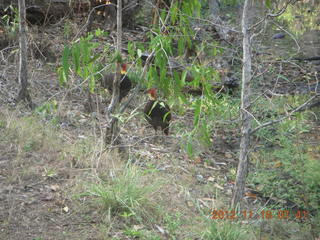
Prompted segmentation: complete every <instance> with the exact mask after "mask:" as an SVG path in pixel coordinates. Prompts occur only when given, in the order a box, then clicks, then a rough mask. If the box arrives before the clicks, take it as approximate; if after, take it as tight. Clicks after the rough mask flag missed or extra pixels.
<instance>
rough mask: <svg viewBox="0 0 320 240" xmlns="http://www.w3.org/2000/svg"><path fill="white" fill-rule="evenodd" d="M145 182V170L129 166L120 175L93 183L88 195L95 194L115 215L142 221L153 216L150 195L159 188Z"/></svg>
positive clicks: (106, 208)
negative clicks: (144, 183)
mask: <svg viewBox="0 0 320 240" xmlns="http://www.w3.org/2000/svg"><path fill="white" fill-rule="evenodd" d="M143 182H144V175H143V172H142V171H140V170H138V169H137V168H136V167H130V166H129V167H128V168H126V169H125V170H124V171H123V172H122V173H121V174H120V175H119V176H116V177H114V178H112V179H108V180H107V181H103V180H101V182H100V183H97V184H95V185H91V186H90V188H89V189H88V192H87V193H86V195H88V196H93V197H94V198H95V200H96V201H97V202H98V203H99V204H101V207H102V208H103V209H104V210H105V211H107V212H110V213H111V214H113V215H119V216H122V217H124V218H134V219H136V220H138V221H142V219H146V218H148V217H149V219H150V218H151V217H152V214H153V213H154V210H155V209H154V207H153V206H152V204H151V201H150V197H151V196H152V194H154V193H155V192H156V191H157V189H158V186H157V185H155V184H149V185H147V186H145V185H143Z"/></svg>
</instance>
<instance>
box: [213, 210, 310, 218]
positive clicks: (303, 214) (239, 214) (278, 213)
mask: <svg viewBox="0 0 320 240" xmlns="http://www.w3.org/2000/svg"><path fill="white" fill-rule="evenodd" d="M308 218H309V214H308V211H305V210H297V211H291V210H278V209H270V210H262V211H260V212H258V213H257V212H253V211H252V210H243V211H235V210H230V211H225V210H217V209H214V210H212V211H211V219H214V220H237V219H243V220H249V219H267V220H271V219H283V220H286V219H297V220H307V219H308Z"/></svg>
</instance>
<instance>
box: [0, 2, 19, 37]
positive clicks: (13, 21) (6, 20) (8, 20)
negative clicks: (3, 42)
mask: <svg viewBox="0 0 320 240" xmlns="http://www.w3.org/2000/svg"><path fill="white" fill-rule="evenodd" d="M4 12H5V13H6V14H4V15H3V16H1V18H0V23H2V24H3V25H4V27H5V28H6V30H7V33H8V34H9V35H10V36H15V35H16V34H17V32H18V29H19V12H18V9H17V8H15V7H13V6H12V5H9V6H8V7H6V8H5V9H4Z"/></svg>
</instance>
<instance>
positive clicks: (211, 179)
mask: <svg viewBox="0 0 320 240" xmlns="http://www.w3.org/2000/svg"><path fill="white" fill-rule="evenodd" d="M207 180H208V181H209V182H214V180H215V178H214V177H208V179H207Z"/></svg>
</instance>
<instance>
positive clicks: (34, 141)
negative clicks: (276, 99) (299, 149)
mask: <svg viewBox="0 0 320 240" xmlns="http://www.w3.org/2000/svg"><path fill="white" fill-rule="evenodd" d="M48 31H51V34H53V35H54V33H55V32H56V33H58V32H59V29H49V30H48ZM128 35H130V34H129V33H128ZM56 36H57V38H60V40H59V41H56V42H55V44H56V46H60V47H61V46H63V36H61V35H60V36H59V35H56ZM57 52H61V48H60V49H59V47H57ZM11 61H12V62H8V63H7V65H6V66H5V71H4V72H3V73H2V74H4V73H5V74H4V75H5V76H6V78H3V81H2V83H1V84H2V85H1V86H0V87H1V95H2V96H1V99H0V100H1V102H0V103H1V105H0V203H1V204H0V239H8V240H9V239H10V240H11V239H12V240H20V239H37V240H40V239H44V240H50V239H52V240H59V239H87V240H89V239H92V240H93V239H138V238H139V239H213V238H209V237H206V236H207V235H206V234H207V233H208V232H210V231H212V232H214V231H216V230H215V229H217V228H219V227H221V226H220V223H219V224H218V225H219V226H212V225H211V222H213V220H211V219H210V212H211V209H218V210H219V209H221V210H226V209H228V204H229V202H230V199H231V193H232V187H233V177H234V175H235V171H236V167H237V161H238V160H237V159H238V158H237V156H238V149H239V132H238V130H237V129H236V128H228V127H225V128H222V127H221V128H217V129H215V131H214V132H213V133H212V136H211V140H212V142H213V143H214V144H212V146H209V147H207V146H206V147H204V146H201V145H199V146H197V147H196V149H197V152H199V155H197V156H196V157H194V158H190V157H188V155H187V154H186V153H185V150H184V149H183V147H182V145H183V144H181V143H182V142H183V140H184V139H183V138H182V136H181V134H180V129H181V126H183V127H184V128H185V129H188V128H190V129H191V128H192V122H193V116H192V113H191V112H186V114H184V115H183V116H180V115H178V114H175V113H174V120H173V123H172V126H171V134H170V136H169V137H164V136H161V135H160V136H155V134H154V132H153V130H152V129H151V128H150V127H149V126H148V125H147V123H146V122H145V121H144V120H143V117H142V114H140V112H141V106H143V104H144V102H145V101H146V98H145V96H138V97H137V98H136V99H134V101H133V103H131V107H129V109H128V112H131V113H132V112H137V114H131V115H130V116H131V118H130V120H128V117H129V114H128V115H126V116H125V119H126V120H125V121H124V122H123V123H122V124H121V140H122V145H123V146H122V148H120V149H113V148H111V147H109V148H107V149H105V148H104V144H103V139H104V130H105V126H106V125H107V123H108V121H107V120H106V119H105V116H104V115H103V114H99V113H97V114H88V113H86V111H85V109H84V104H83V100H84V98H85V94H84V93H83V92H82V90H81V89H79V88H78V89H73V90H66V89H63V88H60V87H59V84H58V77H57V74H56V64H55V63H54V64H44V63H43V62H41V61H38V60H36V59H32V60H30V62H29V66H30V68H29V73H30V78H29V79H30V83H31V85H30V92H31V95H32V97H33V100H34V102H35V103H36V104H37V105H38V106H43V104H44V103H47V102H49V101H52V100H55V101H56V102H57V103H56V105H55V104H54V105H55V106H56V107H53V108H54V110H52V112H50V111H49V110H48V112H46V111H40V110H39V109H38V111H31V110H30V111H29V110H27V109H26V108H25V106H24V105H23V104H19V105H14V104H13V102H12V101H10V97H12V96H14V95H15V93H16V92H17V83H16V79H17V76H18V73H17V71H16V69H17V65H16V64H17V63H18V61H16V60H11ZM31 66H37V67H31ZM292 74H293V75H294V74H296V72H293V73H292ZM270 84H273V83H271V82H270ZM284 88H285V86H284ZM284 88H282V90H283V89H284ZM288 89H289V87H288ZM3 93H4V94H3ZM8 99H9V100H8ZM133 106H140V107H137V108H135V107H133ZM48 109H50V107H48ZM319 123H320V122H319V120H310V122H309V124H310V125H312V128H310V129H309V130H308V132H304V133H303V134H302V135H301V136H300V137H299V139H300V141H304V142H306V141H308V142H309V144H310V155H312V156H313V157H314V158H317V159H319V158H320V155H319V149H318V148H317V146H319V145H320V137H319V134H318V133H319V130H320V124H319ZM254 141H256V143H257V144H256V145H258V141H259V140H258V139H255V140H254ZM129 163H131V164H132V165H133V170H132V169H131V170H130V171H132V172H134V173H136V172H138V173H137V175H136V177H137V179H136V180H137V183H138V185H139V186H141V187H148V186H152V187H153V189H151V191H150V195H146V199H147V200H146V203H145V206H144V205H143V206H141V209H144V208H146V211H148V209H149V206H147V205H148V204H150V212H149V213H146V214H145V215H143V214H142V215H143V216H142V217H141V218H138V217H137V218H131V217H130V216H128V215H125V214H122V215H121V216H119V215H116V214H111V213H110V212H108V210H105V209H104V208H103V207H101V206H100V205H101V203H96V202H95V197H94V195H93V194H90V193H91V192H92V185H94V184H99V183H100V182H101V180H100V179H107V180H106V181H107V182H108V181H109V182H111V180H110V179H113V178H114V177H115V176H122V174H123V172H124V169H126V168H127V166H128V165H129ZM124 175H125V174H124ZM247 204H248V208H249V209H251V210H252V211H256V210H258V209H259V208H260V207H261V206H263V205H264V204H265V201H264V200H263V199H262V198H259V197H257V196H255V195H254V194H253V195H249V194H248V195H247ZM148 218H149V219H148ZM222 222H224V223H225V224H226V225H228V224H229V225H231V224H232V221H231V220H226V219H225V220H222ZM248 223H249V224H248ZM241 224H243V225H242V228H243V229H245V230H248V229H249V231H247V232H250V235H247V238H245V239H309V238H308V237H309V236H310V233H309V232H308V231H307V230H305V229H308V227H306V226H305V225H304V224H302V223H297V222H295V221H292V222H290V221H287V222H285V223H283V222H281V224H279V221H277V220H273V221H268V220H261V219H260V220H259V219H258V220H257V219H255V220H253V219H252V221H251V220H244V221H242V222H241ZM280 225H281V226H280ZM242 228H241V229H242ZM226 229H227V228H226ZM241 229H238V230H237V231H239V232H241V231H242V230H241ZM254 229H259V230H258V231H257V230H254ZM239 232H236V231H235V234H239ZM247 234H248V233H247ZM230 239H231V238H230ZM235 239H236V238H235Z"/></svg>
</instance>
